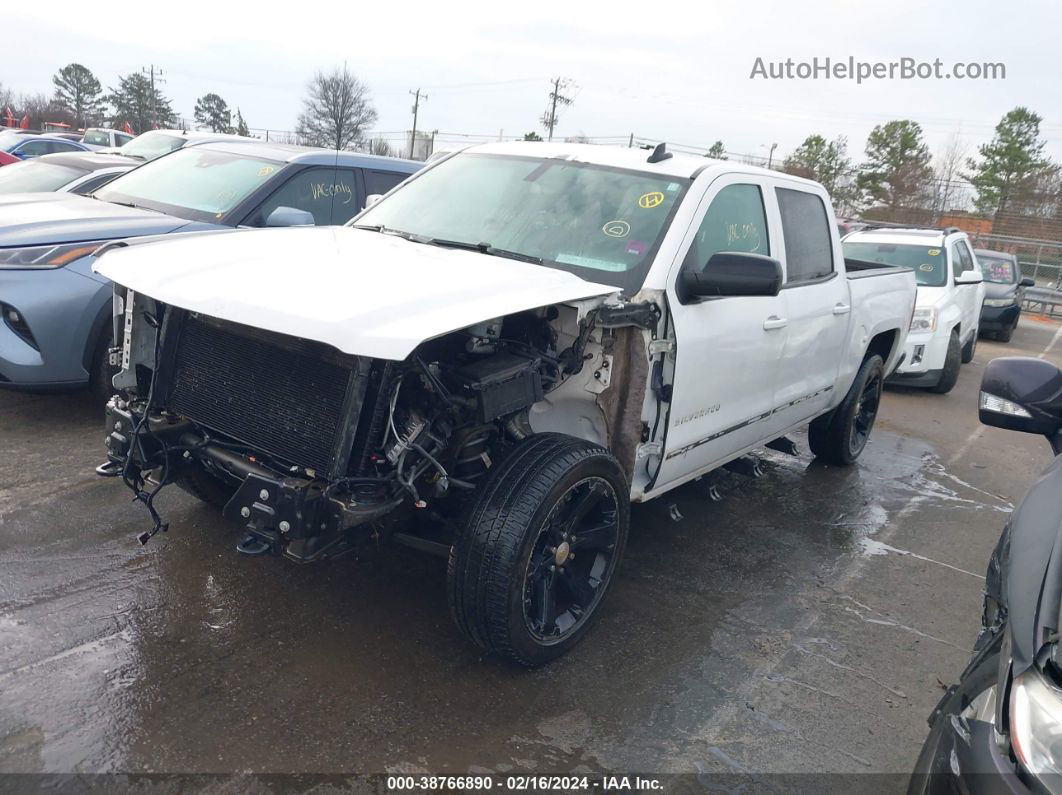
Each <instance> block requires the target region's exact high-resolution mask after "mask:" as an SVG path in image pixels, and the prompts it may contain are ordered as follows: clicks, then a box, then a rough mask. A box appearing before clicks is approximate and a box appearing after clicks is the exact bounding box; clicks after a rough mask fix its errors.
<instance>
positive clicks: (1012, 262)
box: [974, 248, 1036, 342]
mask: <svg viewBox="0 0 1062 795" xmlns="http://www.w3.org/2000/svg"><path fill="white" fill-rule="evenodd" d="M974 254H976V255H977V262H978V264H979V265H980V266H981V273H982V274H983V275H984V277H985V302H984V305H983V306H982V307H981V334H982V335H983V336H989V335H992V336H994V337H995V338H996V339H998V340H999V341H1000V342H1010V338H1011V336H1012V335H1013V334H1014V329H1015V328H1017V326H1018V318H1019V317H1020V316H1021V302H1022V300H1023V299H1024V298H1025V288H1026V287H1035V286H1036V282H1034V281H1033V280H1032V279H1030V278H1028V277H1022V275H1021V267H1020V266H1019V265H1018V258H1017V257H1015V256H1014V255H1013V254H1008V253H1007V252H1005V251H989V250H987V249H983V248H979V249H975V251H974Z"/></svg>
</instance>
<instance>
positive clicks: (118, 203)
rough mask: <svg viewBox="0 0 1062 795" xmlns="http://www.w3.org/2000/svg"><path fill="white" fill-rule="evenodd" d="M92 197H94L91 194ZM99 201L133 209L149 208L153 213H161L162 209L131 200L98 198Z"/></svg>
mask: <svg viewBox="0 0 1062 795" xmlns="http://www.w3.org/2000/svg"><path fill="white" fill-rule="evenodd" d="M93 198H96V197H95V196H93ZM100 201H105V202H107V203H108V204H117V205H118V206H119V207H131V208H132V209H134V210H149V211H150V212H153V213H162V210H156V209H155V208H154V207H144V206H142V205H139V204H133V203H132V202H116V201H115V200H114V199H100Z"/></svg>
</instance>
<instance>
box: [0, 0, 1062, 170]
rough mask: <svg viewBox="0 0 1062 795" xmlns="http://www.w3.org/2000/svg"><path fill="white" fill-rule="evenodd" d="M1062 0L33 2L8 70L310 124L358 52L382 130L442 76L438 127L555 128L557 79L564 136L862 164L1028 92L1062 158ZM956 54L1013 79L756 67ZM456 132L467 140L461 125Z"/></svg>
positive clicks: (18, 23)
mask: <svg viewBox="0 0 1062 795" xmlns="http://www.w3.org/2000/svg"><path fill="white" fill-rule="evenodd" d="M1060 23H1062V5H1060V4H1059V3H1058V1H1057V0H1019V1H1018V2H1013V1H1012V2H1010V3H999V2H981V1H980V0H974V1H973V2H970V1H969V0H968V1H967V2H961V3H960V2H948V3H943V2H937V3H933V4H929V3H925V2H908V1H907V0H893V1H892V2H889V3H875V4H873V5H870V4H858V5H857V4H854V3H842V2H826V1H825V0H798V2H777V3H767V2H756V0H733V1H732V0H723V1H722V2H720V1H719V0H714V1H713V2H711V3H710V4H709V3H698V4H696V5H694V4H689V5H688V6H685V7H684V6H680V5H676V4H664V3H648V2H640V3H636V4H626V3H625V4H618V3H601V2H596V1H595V2H569V3H564V4H559V3H506V4H503V3H499V2H456V3H439V2H437V1H436V2H431V3H423V2H403V3H388V2H378V3H365V2H360V3H359V2H343V3H336V2H330V1H329V0H321V1H319V2H317V3H299V2H295V1H294V0H290V1H289V2H285V3H275V2H254V3H246V2H244V3H239V4H236V3H225V2H223V1H222V2H219V1H218V0H214V2H202V1H201V0H170V1H169V2H163V3H137V2H124V3H117V4H111V5H110V6H109V7H105V6H100V5H99V4H95V3H88V4H86V3H85V2H84V0H78V2H68V0H50V1H49V2H48V3H16V4H13V5H12V6H11V7H8V8H6V9H5V11H4V26H3V28H4V34H5V35H4V37H3V40H4V46H3V61H2V63H3V67H2V70H0V83H2V84H3V85H4V86H5V87H8V88H10V89H12V90H14V91H16V92H19V91H24V92H38V91H44V92H48V93H51V76H52V74H53V73H54V72H55V71H56V69H58V68H59V67H61V66H63V65H65V64H67V63H69V62H71V61H77V62H79V63H83V64H84V65H86V66H88V67H89V68H90V69H92V70H93V71H94V72H95V73H96V75H97V76H98V77H99V78H100V80H101V81H102V82H103V83H104V84H105V85H106V86H111V85H115V84H116V83H117V78H118V75H120V74H127V73H129V72H132V71H135V70H138V69H140V68H141V67H144V66H147V65H149V64H152V63H154V64H155V65H156V66H158V67H161V68H162V70H163V72H164V76H165V78H166V80H167V82H166V84H165V86H164V87H163V88H164V90H165V91H166V93H167V94H168V96H170V97H171V99H172V100H173V103H174V108H175V110H176V111H177V112H178V113H179V114H180V115H182V116H187V117H191V115H192V108H193V106H194V104H195V99H196V97H198V96H199V95H201V94H204V93H207V92H210V91H213V92H216V93H218V94H220V95H221V96H223V97H224V98H225V99H226V100H227V101H228V102H229V104H230V105H232V106H234V107H235V106H239V107H240V108H241V110H242V111H243V114H244V116H245V118H246V119H247V122H248V124H250V125H251V126H252V127H259V128H260V127H270V128H274V129H283V130H290V129H292V128H293V127H294V126H295V119H296V116H297V114H298V111H299V108H300V100H301V97H302V95H303V89H304V86H305V83H306V81H307V79H308V78H309V77H310V76H311V75H312V73H313V72H314V70H315V69H329V68H332V67H334V66H336V65H342V63H343V62H344V61H346V62H347V65H348V67H349V68H350V70H351V71H352V72H354V73H355V74H357V75H358V76H359V77H360V78H361V79H362V80H363V81H364V82H365V83H366V84H367V85H368V86H369V88H370V90H371V92H372V96H373V100H374V102H375V106H376V108H377V111H378V112H379V121H378V122H377V124H376V125H375V127H376V129H377V130H380V131H387V132H395V133H400V131H403V130H408V129H409V126H410V122H411V114H410V110H411V104H412V97H410V96H409V95H408V93H407V92H408V91H409V89H413V88H417V87H418V86H419V87H421V88H423V89H424V90H425V91H426V92H427V94H428V95H429V99H428V100H427V102H425V103H424V104H423V105H422V106H421V115H420V123H419V125H418V126H419V127H420V128H423V129H428V130H431V129H437V130H440V131H441V133H444V134H455V133H466V134H476V135H494V136H497V135H498V134H499V132H500V131H504V134H505V135H507V136H512V135H517V134H523V133H524V132H527V131H529V130H532V129H535V130H538V131H539V132H540V133H541V132H542V129H541V126H540V125H539V123H538V119H539V116H540V115H541V113H542V111H543V110H544V108H545V106H546V101H547V94H548V92H549V80H550V79H551V78H552V77H555V76H561V77H565V78H569V79H571V80H572V81H573V82H574V86H573V87H572V89H571V94H572V95H573V96H574V97H575V103H574V105H573V106H572V107H570V108H567V109H565V110H564V111H563V113H562V114H561V115H560V124H559V126H558V128H557V133H556V134H557V135H559V136H562V137H563V136H569V135H578V134H585V135H587V136H591V137H599V136H617V137H619V136H626V135H628V134H629V133H631V132H633V133H635V134H636V135H638V136H641V137H644V138H650V139H656V140H669V141H672V142H678V143H682V144H690V145H697V146H704V147H707V146H709V145H711V143H712V142H713V141H715V140H716V139H721V140H722V141H723V142H724V144H725V146H726V149H727V150H730V151H733V152H747V153H750V154H754V155H766V153H767V151H768V149H767V147H768V146H769V145H770V144H771V143H778V145H779V146H778V150H777V152H776V157H778V156H782V157H784V156H785V154H786V153H788V152H789V151H791V150H792V149H793V148H794V147H795V146H797V145H798V144H799V143H800V142H801V141H802V140H803V139H804V138H805V137H806V136H807V135H809V134H811V133H816V132H817V133H821V134H823V135H826V136H827V137H833V136H836V135H846V136H847V137H848V139H849V147H850V150H852V152H853V154H855V155H856V159H857V160H858V159H859V155H861V153H862V149H863V145H864V142H865V139H866V135H867V133H868V132H869V131H870V129H871V128H872V127H873V126H874V125H875V124H877V123H880V122H883V121H887V120H889V119H895V118H910V119H914V120H916V121H918V122H919V123H921V124H922V126H923V128H924V129H925V132H926V136H927V138H928V140H929V142H930V144H931V146H932V148H933V150H934V151H937V150H938V149H940V148H941V147H942V146H943V144H944V143H945V141H946V139H947V138H948V137H949V136H950V135H951V134H952V133H954V132H959V133H961V134H962V136H963V137H964V139H965V140H966V142H967V143H968V144H969V146H970V148H971V153H972V150H973V148H974V147H975V146H976V145H977V144H979V143H983V142H984V141H986V140H988V138H990V137H991V134H992V128H993V127H994V126H995V124H996V123H997V122H998V120H999V118H1000V116H1001V115H1002V114H1003V113H1004V112H1006V111H1007V110H1009V109H1011V108H1013V107H1014V106H1016V105H1026V106H1028V107H1030V108H1032V109H1033V110H1035V111H1036V112H1038V113H1039V114H1040V115H1042V116H1043V117H1044V124H1043V128H1042V131H1043V133H1044V136H1045V137H1046V138H1047V139H1048V141H1049V143H1048V148H1049V152H1050V154H1051V155H1052V157H1053V158H1055V159H1056V160H1062V81H1060V80H1059V76H1060V69H1059V67H1060V62H1062V56H1060V54H1059V52H1060V47H1059V42H1058V36H1059V30H1060V28H1062V24H1060ZM815 56H818V57H819V58H825V57H832V58H834V59H847V58H848V57H849V56H853V57H854V58H856V59H857V60H862V61H891V60H897V59H899V58H901V57H904V56H908V57H912V58H915V59H919V60H926V61H931V60H932V59H934V58H940V59H942V60H943V61H944V63H945V68H948V67H950V65H951V64H952V63H953V62H956V61H963V62H969V61H978V62H980V61H992V62H1002V63H1004V64H1005V65H1006V79H1005V80H993V81H973V80H964V81H958V80H954V79H952V80H943V79H932V80H898V79H896V80H878V81H870V82H866V83H863V84H862V85H857V84H856V83H855V82H854V81H838V80H825V79H819V80H782V81H765V80H761V79H750V72H751V70H752V67H753V64H754V63H755V59H756V58H757V57H762V58H763V59H764V60H765V61H781V60H784V59H786V58H793V59H795V60H798V61H799V60H810V59H811V58H812V57H815ZM451 140H453V139H451Z"/></svg>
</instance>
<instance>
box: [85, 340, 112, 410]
mask: <svg viewBox="0 0 1062 795" xmlns="http://www.w3.org/2000/svg"><path fill="white" fill-rule="evenodd" d="M110 347H111V330H110V326H108V327H107V328H106V329H105V330H104V332H103V333H102V334H100V338H99V340H97V342H96V348H95V350H93V352H92V363H91V369H90V370H89V384H88V386H89V394H90V396H91V397H92V400H93V402H95V403H99V404H101V405H102V404H105V403H106V402H107V401H108V400H110V399H111V396H112V395H113V394H114V393H115V392H117V391H118V390H116V389H115V388H114V384H113V383H112V380H113V378H114V377H115V376H116V375H117V374H118V368H117V367H113V366H112V365H111V363H110V361H109V352H110Z"/></svg>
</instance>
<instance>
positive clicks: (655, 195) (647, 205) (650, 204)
mask: <svg viewBox="0 0 1062 795" xmlns="http://www.w3.org/2000/svg"><path fill="white" fill-rule="evenodd" d="M663 203H664V194H663V193H661V192H660V191H658V190H654V191H652V192H650V193H643V194H642V195H641V196H640V197H639V198H638V206H639V207H641V208H642V209H645V210H651V209H652V208H654V207H659V206H660V205H661V204H663Z"/></svg>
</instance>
